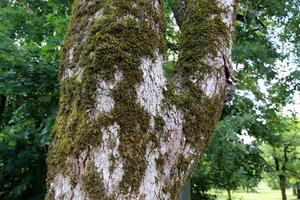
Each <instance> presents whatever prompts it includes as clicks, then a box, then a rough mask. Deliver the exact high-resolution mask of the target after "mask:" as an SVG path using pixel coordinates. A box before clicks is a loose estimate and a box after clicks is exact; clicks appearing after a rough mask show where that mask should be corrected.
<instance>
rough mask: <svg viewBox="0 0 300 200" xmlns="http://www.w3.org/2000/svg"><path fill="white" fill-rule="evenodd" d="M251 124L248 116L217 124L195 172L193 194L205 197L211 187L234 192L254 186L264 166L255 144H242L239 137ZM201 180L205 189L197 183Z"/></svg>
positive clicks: (259, 178)
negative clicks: (212, 137) (211, 140)
mask: <svg viewBox="0 0 300 200" xmlns="http://www.w3.org/2000/svg"><path fill="white" fill-rule="evenodd" d="M254 123H255V120H254V119H253V118H252V117H251V116H248V115H245V116H238V117H226V118H225V119H223V120H222V121H221V122H220V123H219V125H218V128H217V130H216V134H215V137H214V139H213V142H212V143H211V145H210V146H209V149H208V151H207V152H206V155H205V156H204V158H203V159H202V160H201V162H200V163H199V167H198V169H197V170H196V171H195V172H194V175H193V178H192V183H193V188H192V191H193V193H194V194H197V193H201V194H203V195H207V194H206V193H207V191H208V190H209V189H211V188H216V189H224V190H235V189H238V188H239V187H244V188H252V187H255V186H256V185H257V183H258V182H259V181H260V180H261V178H262V176H261V174H262V172H263V170H264V169H265V167H266V164H265V162H264V159H263V158H262V156H261V151H260V150H259V148H258V145H257V144H256V143H249V144H245V143H244V142H245V141H243V139H241V137H239V135H240V134H241V131H242V130H247V129H248V128H249V127H251V126H252V125H253V124H254ZM201 177H202V179H201V180H203V179H205V182H204V183H205V185H204V186H201V185H202V184H203V182H202V181H201V182H200V180H198V179H199V178H201ZM204 177H205V178H204ZM199 185H200V187H199Z"/></svg>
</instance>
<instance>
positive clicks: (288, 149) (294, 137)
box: [263, 117, 300, 200]
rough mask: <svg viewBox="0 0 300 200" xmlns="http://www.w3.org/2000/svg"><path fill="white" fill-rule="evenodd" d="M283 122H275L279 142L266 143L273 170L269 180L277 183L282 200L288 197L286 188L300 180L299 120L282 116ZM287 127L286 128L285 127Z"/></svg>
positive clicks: (265, 146) (266, 152)
mask: <svg viewBox="0 0 300 200" xmlns="http://www.w3.org/2000/svg"><path fill="white" fill-rule="evenodd" d="M280 121H281V123H274V126H276V128H274V129H275V130H277V131H278V132H275V133H274V135H275V136H276V137H277V142H274V143H272V144H268V145H264V147H263V149H264V154H265V157H266V160H268V161H269V164H270V166H272V170H271V171H270V177H269V180H271V181H273V182H275V183H277V185H278V186H279V188H280V190H281V194H282V200H285V199H287V197H286V189H287V188H288V187H289V186H290V185H293V184H296V183H297V182H298V181H299V168H298V167H299V162H300V160H299V158H300V157H299V156H300V154H299V148H300V139H299V131H300V127H299V122H298V121H295V120H294V119H289V118H283V117H281V118H280ZM283 127H285V128H283Z"/></svg>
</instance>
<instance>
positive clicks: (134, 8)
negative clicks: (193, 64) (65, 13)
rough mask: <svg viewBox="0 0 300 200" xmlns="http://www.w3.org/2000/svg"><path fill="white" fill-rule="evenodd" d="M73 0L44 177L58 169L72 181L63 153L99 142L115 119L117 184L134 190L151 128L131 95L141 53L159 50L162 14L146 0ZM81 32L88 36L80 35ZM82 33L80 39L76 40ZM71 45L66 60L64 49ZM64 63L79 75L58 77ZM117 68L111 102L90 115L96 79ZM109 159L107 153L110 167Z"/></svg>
mask: <svg viewBox="0 0 300 200" xmlns="http://www.w3.org/2000/svg"><path fill="white" fill-rule="evenodd" d="M79 2H80V1H75V2H74V5H73V15H72V19H71V25H70V27H69V31H68V35H67V38H66V42H65V45H64V50H63V55H62V66H61V72H60V76H61V95H60V96H61V98H60V111H59V114H58V117H57V121H56V125H55V128H54V131H53V134H52V138H53V145H52V146H51V147H50V152H49V156H48V166H49V173H48V179H49V180H52V179H53V177H54V175H55V174H57V173H58V172H59V173H66V174H68V175H70V176H71V178H72V180H75V181H76V180H77V178H78V177H77V178H76V177H74V176H76V175H74V173H72V171H73V172H74V170H75V169H74V167H73V168H72V166H69V165H67V164H66V158H67V157H73V158H77V157H78V155H79V154H80V152H82V151H83V150H86V149H87V148H88V147H90V146H91V145H92V146H99V145H100V144H101V143H102V133H101V129H102V128H105V127H107V126H110V125H112V124H114V123H117V124H118V125H119V126H120V132H119V136H120V145H119V149H118V150H119V152H120V155H121V156H122V160H124V178H123V180H122V181H121V183H120V188H121V190H122V191H123V192H124V193H128V192H136V191H137V190H138V189H139V187H140V183H141V181H142V178H143V176H144V173H145V170H146V158H145V151H146V145H147V143H149V141H150V140H153V134H150V133H148V130H149V121H150V115H149V114H148V113H147V112H146V111H145V110H144V108H143V107H141V106H140V105H138V103H137V101H136V99H137V94H136V85H137V84H138V83H140V82H141V81H142V80H143V73H142V71H141V69H140V65H141V62H142V59H143V58H145V57H148V58H152V59H155V52H156V51H157V50H158V51H160V53H162V52H164V48H165V47H164V34H163V33H164V29H165V23H164V19H163V16H161V15H162V13H158V12H157V11H156V10H155V8H154V7H153V2H152V1H144V0H130V1H128V0H114V1H112V0H92V1H89V4H88V6H86V5H81V4H80V3H79ZM100 9H101V11H102V16H101V17H100V18H99V19H96V20H95V21H94V22H93V23H91V24H90V25H91V26H90V27H89V28H87V25H88V24H89V21H90V19H89V17H90V16H93V15H95V13H96V12H97V11H98V10H100ZM156 25H159V26H156ZM157 27H158V28H159V30H157V29H156V28H157ZM87 33H90V37H85V36H86V34H87ZM84 39H86V42H82V41H83V40H84ZM71 48H73V62H72V63H73V64H72V65H70V63H69V55H68V54H69V53H68V51H69V50H70V49H71ZM66 69H72V70H74V71H81V72H82V74H81V77H80V78H78V77H76V76H74V77H71V78H64V74H65V71H66ZM117 70H118V71H121V72H122V74H123V80H122V81H121V82H119V83H118V85H117V86H116V87H115V88H114V90H113V91H112V97H113V99H114V101H115V106H114V108H113V110H111V112H110V113H107V114H103V115H100V116H99V118H98V119H93V120H92V119H91V117H90V116H89V114H90V112H91V111H92V110H94V109H95V106H96V90H97V84H98V83H97V82H98V81H97V80H98V79H100V78H101V79H102V80H103V79H104V80H106V81H113V79H114V74H115V72H116V71H117ZM155 121H156V122H158V123H157V125H156V129H157V130H161V129H162V123H161V119H156V120H155ZM111 145H115V144H113V143H112V144H111ZM114 160H115V158H114V157H111V158H110V164H111V166H110V170H111V171H112V170H113V169H114V166H113V165H114ZM92 171H93V170H92ZM95 177H96V175H95V173H92V172H91V173H90V174H88V177H85V178H84V179H85V182H88V183H89V184H92V183H93V182H94V184H95V183H98V182H97V180H96V179H97V178H95ZM98 178H99V177H98ZM99 184H100V183H99ZM95 188H96V187H95ZM86 190H87V191H88V193H91V195H92V196H93V195H94V194H93V193H95V195H96V193H97V192H101V191H92V189H91V188H88V187H87V188H86ZM129 190H130V191H129ZM102 192H103V191H102Z"/></svg>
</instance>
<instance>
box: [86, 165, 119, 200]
mask: <svg viewBox="0 0 300 200" xmlns="http://www.w3.org/2000/svg"><path fill="white" fill-rule="evenodd" d="M81 180H82V185H83V189H84V191H85V192H86V193H87V195H88V197H89V198H90V199H91V200H98V199H100V198H101V200H113V199H116V198H113V197H108V196H107V195H106V192H105V187H104V184H103V182H102V180H103V179H102V177H101V174H100V173H99V172H97V170H96V168H95V166H94V163H89V164H88V166H87V170H86V172H85V173H84V175H82V177H81Z"/></svg>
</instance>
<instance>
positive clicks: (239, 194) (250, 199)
mask: <svg viewBox="0 0 300 200" xmlns="http://www.w3.org/2000/svg"><path fill="white" fill-rule="evenodd" d="M213 193H215V194H216V195H217V200H227V193H226V192H225V191H219V192H217V191H215V192H213ZM232 196H233V200H281V193H280V190H272V189H270V188H269V187H268V186H267V185H266V184H265V183H261V184H259V186H258V187H257V188H256V189H255V192H249V193H247V192H245V191H236V192H233V195H232ZM287 199H288V200H296V196H293V192H292V190H291V189H288V190H287Z"/></svg>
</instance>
